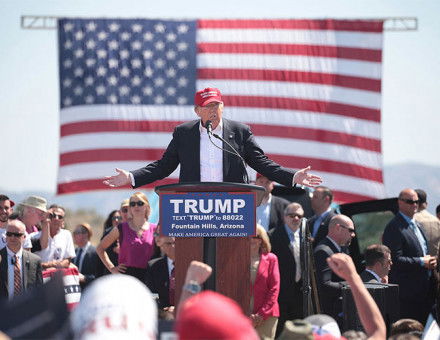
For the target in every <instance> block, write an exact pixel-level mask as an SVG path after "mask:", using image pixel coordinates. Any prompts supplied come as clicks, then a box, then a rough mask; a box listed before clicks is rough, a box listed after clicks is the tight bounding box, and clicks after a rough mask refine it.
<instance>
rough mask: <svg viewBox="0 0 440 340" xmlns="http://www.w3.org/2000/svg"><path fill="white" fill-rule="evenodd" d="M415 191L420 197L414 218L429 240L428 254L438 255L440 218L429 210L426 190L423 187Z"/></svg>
mask: <svg viewBox="0 0 440 340" xmlns="http://www.w3.org/2000/svg"><path fill="white" fill-rule="evenodd" d="M415 192H416V193H417V197H418V198H419V206H418V209H417V212H416V213H415V214H414V219H415V220H416V222H417V223H419V225H420V227H421V228H422V230H423V231H424V233H425V236H426V240H427V241H428V254H429V255H431V256H437V253H438V250H439V244H440V220H439V219H438V218H437V217H435V216H434V215H432V214H431V213H430V212H429V211H428V209H427V207H428V202H427V201H426V199H427V195H426V192H425V191H423V190H422V189H416V190H415Z"/></svg>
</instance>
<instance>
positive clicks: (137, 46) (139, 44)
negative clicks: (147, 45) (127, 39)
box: [131, 40, 142, 51]
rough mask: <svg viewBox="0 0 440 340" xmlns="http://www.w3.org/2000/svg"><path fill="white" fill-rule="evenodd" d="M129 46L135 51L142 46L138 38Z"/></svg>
mask: <svg viewBox="0 0 440 340" xmlns="http://www.w3.org/2000/svg"><path fill="white" fill-rule="evenodd" d="M131 48H132V49H133V50H135V51H138V50H140V49H141V48H142V43H141V42H140V41H139V40H135V41H133V43H132V44H131Z"/></svg>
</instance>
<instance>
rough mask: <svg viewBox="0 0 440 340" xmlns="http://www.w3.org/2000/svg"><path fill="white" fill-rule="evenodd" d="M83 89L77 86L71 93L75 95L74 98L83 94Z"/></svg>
mask: <svg viewBox="0 0 440 340" xmlns="http://www.w3.org/2000/svg"><path fill="white" fill-rule="evenodd" d="M83 91H84V90H83V88H82V87H81V86H77V87H75V88H74V89H73V93H74V94H75V96H80V95H82V94H83Z"/></svg>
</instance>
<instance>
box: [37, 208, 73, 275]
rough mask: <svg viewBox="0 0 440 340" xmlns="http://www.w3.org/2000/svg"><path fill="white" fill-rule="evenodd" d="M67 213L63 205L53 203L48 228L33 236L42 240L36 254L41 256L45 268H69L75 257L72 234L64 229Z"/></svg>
mask: <svg viewBox="0 0 440 340" xmlns="http://www.w3.org/2000/svg"><path fill="white" fill-rule="evenodd" d="M65 214H66V212H65V209H64V208H63V207H62V206H59V205H56V204H52V205H51V206H50V208H49V210H48V216H49V220H50V222H49V225H48V228H47V229H46V228H42V230H41V231H39V232H37V233H36V234H34V235H33V236H32V237H33V238H36V239H39V240H40V244H41V250H39V251H37V252H36V254H37V255H38V256H40V258H41V262H42V264H41V265H42V267H43V269H47V268H68V267H69V266H70V263H71V260H72V259H73V258H74V257H75V246H74V244H73V239H72V234H71V233H70V231H68V230H66V229H64V217H65Z"/></svg>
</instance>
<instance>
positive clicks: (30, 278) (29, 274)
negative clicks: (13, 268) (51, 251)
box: [0, 247, 43, 298]
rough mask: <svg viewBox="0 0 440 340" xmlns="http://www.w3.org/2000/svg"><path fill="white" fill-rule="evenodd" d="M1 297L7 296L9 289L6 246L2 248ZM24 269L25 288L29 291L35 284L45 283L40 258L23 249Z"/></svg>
mask: <svg viewBox="0 0 440 340" xmlns="http://www.w3.org/2000/svg"><path fill="white" fill-rule="evenodd" d="M0 256H1V262H0V297H4V298H7V297H8V296H9V291H8V263H7V261H8V254H7V251H6V247H4V248H3V249H2V250H0ZM21 268H22V270H23V289H24V291H27V290H29V289H31V288H33V287H35V286H38V285H41V284H43V274H42V271H41V260H40V258H39V257H38V256H37V255H35V254H32V253H31V252H29V251H27V250H23V257H22V262H21Z"/></svg>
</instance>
